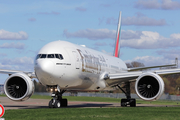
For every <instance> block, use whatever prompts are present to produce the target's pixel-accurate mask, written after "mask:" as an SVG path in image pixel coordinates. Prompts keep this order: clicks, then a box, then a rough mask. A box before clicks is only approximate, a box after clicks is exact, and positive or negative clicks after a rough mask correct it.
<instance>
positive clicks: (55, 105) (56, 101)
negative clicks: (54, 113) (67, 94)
mask: <svg viewBox="0 0 180 120" xmlns="http://www.w3.org/2000/svg"><path fill="white" fill-rule="evenodd" d="M60 107H61V102H60V101H59V100H55V103H54V108H60Z"/></svg>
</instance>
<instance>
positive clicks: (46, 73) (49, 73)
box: [35, 60, 54, 84]
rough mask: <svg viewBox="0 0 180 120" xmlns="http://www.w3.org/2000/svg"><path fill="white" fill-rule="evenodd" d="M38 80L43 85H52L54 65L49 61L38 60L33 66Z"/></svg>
mask: <svg viewBox="0 0 180 120" xmlns="http://www.w3.org/2000/svg"><path fill="white" fill-rule="evenodd" d="M35 72H36V76H37V77H38V80H39V81H40V82H42V83H44V84H53V83H54V80H53V72H54V64H53V62H52V61H50V60H39V61H37V64H36V66H35Z"/></svg>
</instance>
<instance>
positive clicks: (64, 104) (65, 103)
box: [60, 99, 67, 107]
mask: <svg viewBox="0 0 180 120" xmlns="http://www.w3.org/2000/svg"><path fill="white" fill-rule="evenodd" d="M60 102H61V107H67V99H61V100H60Z"/></svg>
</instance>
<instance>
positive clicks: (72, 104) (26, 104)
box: [0, 97, 180, 110]
mask: <svg viewBox="0 0 180 120" xmlns="http://www.w3.org/2000/svg"><path fill="white" fill-rule="evenodd" d="M49 101H50V100H48V99H31V98H30V99H28V100H26V101H22V102H21V101H20V102H16V101H12V100H10V99H9V98H7V97H0V104H2V105H3V106H4V107H5V110H9V109H38V108H49V107H48V104H49ZM136 106H137V107H180V106H178V105H151V104H137V105H136ZM107 107H121V106H120V102H119V103H112V102H84V101H68V106H67V107H66V108H107Z"/></svg>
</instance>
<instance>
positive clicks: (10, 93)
mask: <svg viewBox="0 0 180 120" xmlns="http://www.w3.org/2000/svg"><path fill="white" fill-rule="evenodd" d="M4 91H5V94H6V95H7V97H8V98H10V99H11V100H14V101H22V100H27V99H28V98H29V97H30V96H31V95H32V94H33V92H34V83H33V82H32V80H31V78H29V77H28V76H27V75H26V74H24V73H15V74H12V75H11V76H9V77H8V78H7V80H6V81H5V84H4Z"/></svg>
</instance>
